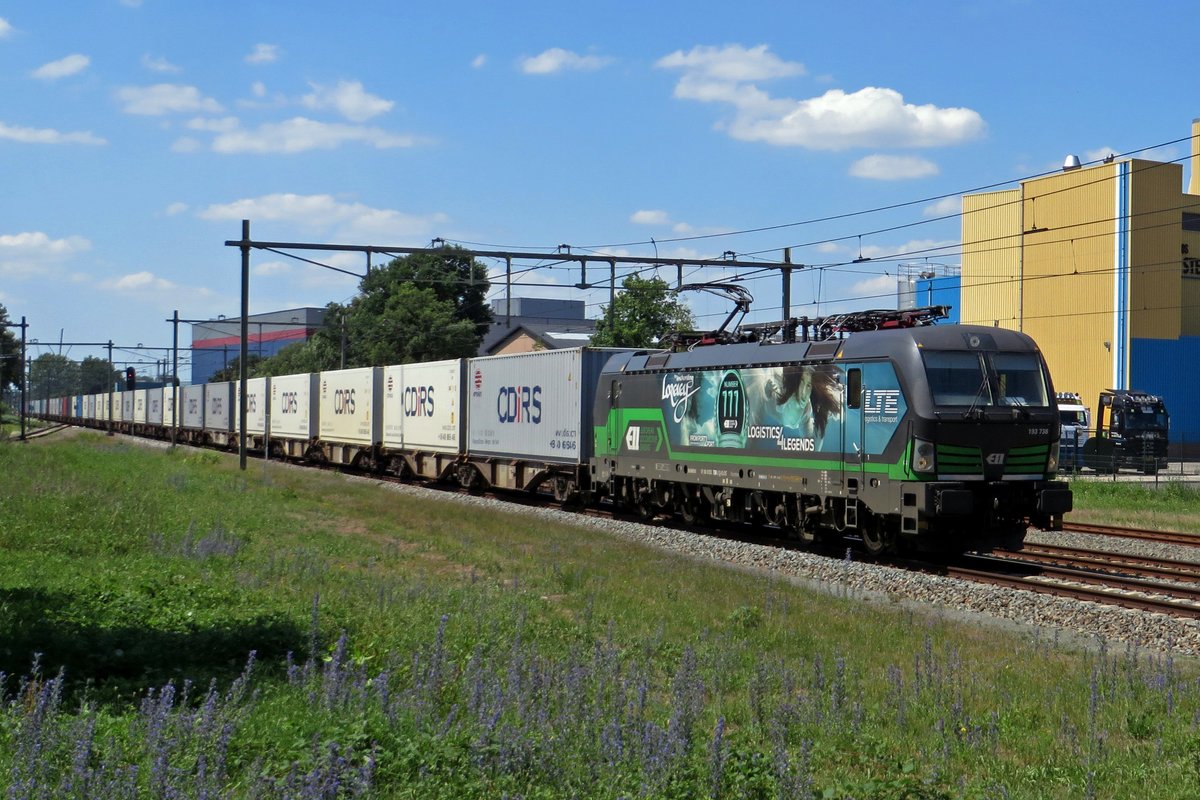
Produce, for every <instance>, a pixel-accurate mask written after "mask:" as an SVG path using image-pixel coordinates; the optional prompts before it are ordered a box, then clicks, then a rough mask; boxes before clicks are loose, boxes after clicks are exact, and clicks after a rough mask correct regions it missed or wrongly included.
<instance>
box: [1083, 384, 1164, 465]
mask: <svg viewBox="0 0 1200 800" xmlns="http://www.w3.org/2000/svg"><path fill="white" fill-rule="evenodd" d="M1169 430H1170V417H1169V416H1168V414H1167V407H1166V405H1165V404H1164V403H1163V400H1162V398H1161V397H1158V396H1157V395H1152V394H1147V393H1146V392H1138V391H1133V390H1128V389H1106V390H1104V391H1103V392H1101V393H1100V399H1099V400H1098V402H1097V407H1096V435H1095V436H1093V437H1092V438H1091V439H1089V440H1088V441H1087V442H1085V443H1084V445H1083V461H1084V465H1085V466H1087V467H1090V468H1091V469H1094V470H1096V471H1097V472H1117V471H1118V470H1119V469H1121V467H1129V468H1130V469H1136V470H1139V471H1141V472H1144V473H1145V474H1147V475H1153V474H1155V473H1156V472H1158V471H1159V470H1160V469H1164V468H1165V467H1166V466H1167V444H1168V432H1169Z"/></svg>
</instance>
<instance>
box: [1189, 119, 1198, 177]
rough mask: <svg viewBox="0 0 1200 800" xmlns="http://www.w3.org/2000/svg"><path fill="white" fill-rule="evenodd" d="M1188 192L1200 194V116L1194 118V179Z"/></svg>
mask: <svg viewBox="0 0 1200 800" xmlns="http://www.w3.org/2000/svg"><path fill="white" fill-rule="evenodd" d="M1188 194H1196V195H1200V117H1198V118H1196V119H1194V120H1192V180H1191V183H1190V185H1189V186H1188Z"/></svg>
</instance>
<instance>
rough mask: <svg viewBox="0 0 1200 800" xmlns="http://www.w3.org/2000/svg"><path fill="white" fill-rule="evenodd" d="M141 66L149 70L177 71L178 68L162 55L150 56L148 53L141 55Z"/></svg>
mask: <svg viewBox="0 0 1200 800" xmlns="http://www.w3.org/2000/svg"><path fill="white" fill-rule="evenodd" d="M142 66H143V67H145V68H146V69H148V70H150V71H151V72H179V71H180V68H179V67H177V66H175V65H174V64H172V63H171V62H170V61H167V59H165V58H163V57H162V56H152V55H150V54H149V53H145V54H143V55H142Z"/></svg>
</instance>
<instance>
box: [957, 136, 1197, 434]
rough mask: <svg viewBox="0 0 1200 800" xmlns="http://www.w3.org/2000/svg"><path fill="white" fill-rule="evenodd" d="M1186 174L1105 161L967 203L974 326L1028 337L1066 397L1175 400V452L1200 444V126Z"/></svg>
mask: <svg viewBox="0 0 1200 800" xmlns="http://www.w3.org/2000/svg"><path fill="white" fill-rule="evenodd" d="M1190 152H1191V156H1190V158H1189V159H1188V160H1189V161H1190V162H1191V163H1190V172H1191V181H1190V184H1189V186H1188V191H1187V192H1184V191H1183V165H1182V164H1180V163H1164V162H1159V161H1147V160H1143V159H1136V158H1134V159H1119V160H1118V159H1114V158H1110V159H1106V160H1105V161H1103V162H1102V163H1097V164H1094V165H1090V166H1079V162H1078V159H1076V158H1075V157H1073V156H1069V157H1068V158H1067V162H1066V164H1065V165H1064V167H1063V170H1062V172H1058V173H1055V174H1052V175H1046V176H1041V177H1037V178H1033V179H1030V180H1027V181H1022V183H1021V185H1020V187H1019V188H1017V189H1011V190H1007V191H999V192H987V193H982V194H972V195H966V196H965V197H964V198H963V217H962V220H963V221H962V278H961V280H962V283H961V292H962V294H961V299H960V305H959V318H960V321H961V322H963V323H973V324H979V325H998V326H1000V327H1004V328H1012V329H1015V330H1020V331H1024V332H1025V333H1028V334H1029V335H1030V336H1032V337H1033V338H1034V340H1035V341H1037V343H1038V345H1039V346H1040V347H1041V349H1042V352H1043V353H1044V354H1045V356H1046V360H1047V362H1048V363H1049V365H1050V371H1051V375H1052V377H1053V380H1054V385H1055V388H1056V389H1057V390H1059V391H1072V392H1078V393H1079V394H1080V396H1081V397H1082V398H1083V399H1084V402H1085V403H1086V404H1088V405H1090V406H1092V407H1093V408H1094V407H1095V405H1096V399H1097V397H1098V395H1099V393H1100V391H1101V390H1103V389H1135V390H1139V391H1143V392H1148V393H1151V394H1157V395H1160V396H1162V397H1164V399H1165V401H1166V404H1167V409H1168V410H1169V411H1170V413H1171V439H1172V443H1173V445H1179V446H1182V445H1191V447H1189V448H1188V449H1190V450H1197V449H1198V448H1200V411H1196V410H1193V407H1194V406H1196V405H1197V403H1196V402H1195V398H1196V396H1197V394H1198V393H1200V391H1198V390H1200V119H1197V120H1195V121H1193V123H1192V137H1191V149H1190Z"/></svg>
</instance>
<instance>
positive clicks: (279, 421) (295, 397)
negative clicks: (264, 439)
mask: <svg viewBox="0 0 1200 800" xmlns="http://www.w3.org/2000/svg"><path fill="white" fill-rule="evenodd" d="M318 381H319V376H318V375H317V374H316V373H305V374H303V375H279V376H276V377H274V378H271V435H272V436H279V437H285V438H288V439H304V440H308V439H312V438H314V437H315V436H316V435H317V383H318Z"/></svg>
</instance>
